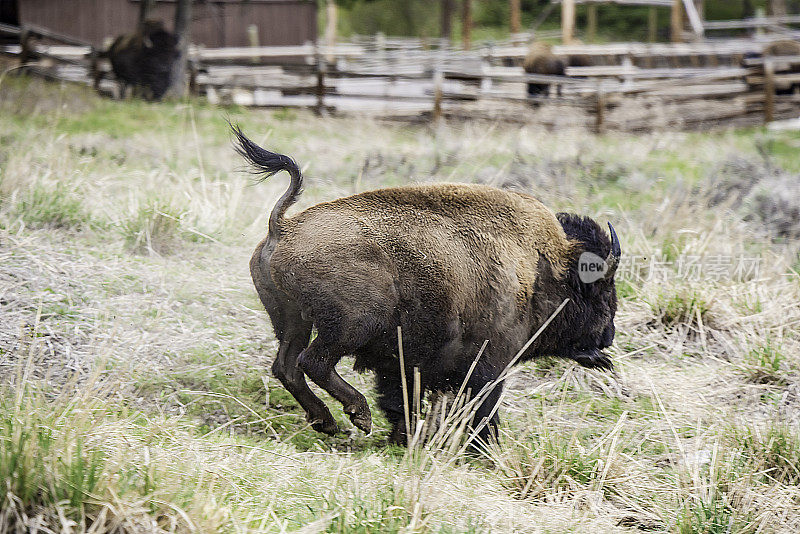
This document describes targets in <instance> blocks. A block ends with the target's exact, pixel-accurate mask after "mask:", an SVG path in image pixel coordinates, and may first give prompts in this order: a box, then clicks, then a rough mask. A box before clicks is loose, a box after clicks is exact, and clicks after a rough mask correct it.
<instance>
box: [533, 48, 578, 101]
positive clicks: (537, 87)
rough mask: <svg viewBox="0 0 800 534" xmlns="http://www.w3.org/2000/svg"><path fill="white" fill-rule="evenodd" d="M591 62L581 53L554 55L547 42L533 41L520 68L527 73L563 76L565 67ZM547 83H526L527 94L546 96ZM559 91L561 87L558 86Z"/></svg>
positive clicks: (548, 86)
mask: <svg viewBox="0 0 800 534" xmlns="http://www.w3.org/2000/svg"><path fill="white" fill-rule="evenodd" d="M591 64H592V63H591V61H590V60H589V58H588V57H586V56H582V55H569V56H556V55H555V54H553V47H552V45H550V44H548V43H542V42H534V43H532V44H531V46H530V47H529V48H528V53H527V54H526V55H525V59H524V60H523V61H522V68H523V69H524V70H525V72H526V73H528V74H546V75H550V76H564V75H565V74H566V68H567V67H588V66H590V65H591ZM549 88H550V85H549V84H546V83H536V82H529V83H528V95H530V96H541V95H544V96H547V93H548V90H549ZM558 89H559V92H560V90H561V87H560V86H559V88H558Z"/></svg>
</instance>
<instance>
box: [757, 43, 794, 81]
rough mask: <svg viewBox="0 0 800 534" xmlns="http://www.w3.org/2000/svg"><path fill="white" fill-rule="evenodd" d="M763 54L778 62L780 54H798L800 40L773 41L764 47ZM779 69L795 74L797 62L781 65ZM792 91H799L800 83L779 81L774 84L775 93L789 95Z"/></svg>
mask: <svg viewBox="0 0 800 534" xmlns="http://www.w3.org/2000/svg"><path fill="white" fill-rule="evenodd" d="M763 56H764V57H772V58H775V61H776V63H779V64H780V57H781V56H792V57H797V56H800V42H797V41H793V40H791V39H782V40H780V41H774V42H772V43H769V44H768V45H766V46H765V47H764V53H763ZM781 70H782V71H783V72H784V73H786V74H797V73H798V72H800V68H798V65H797V63H794V64H785V65H782V66H781ZM794 93H800V83H796V82H795V83H791V82H780V81H779V82H777V83H776V84H775V94H779V95H791V94H794Z"/></svg>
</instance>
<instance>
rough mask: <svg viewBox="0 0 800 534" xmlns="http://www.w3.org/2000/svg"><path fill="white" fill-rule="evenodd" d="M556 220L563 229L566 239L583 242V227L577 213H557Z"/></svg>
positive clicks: (582, 222)
mask: <svg viewBox="0 0 800 534" xmlns="http://www.w3.org/2000/svg"><path fill="white" fill-rule="evenodd" d="M556 219H558V222H560V223H561V227H562V228H563V229H564V233H565V234H567V237H569V238H570V239H577V240H578V241H584V238H585V236H584V235H583V234H584V233H585V232H584V231H583V228H582V227H583V226H584V220H583V217H581V216H580V215H578V214H577V213H565V212H559V213H556Z"/></svg>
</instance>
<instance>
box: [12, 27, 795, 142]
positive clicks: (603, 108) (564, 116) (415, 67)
mask: <svg viewBox="0 0 800 534" xmlns="http://www.w3.org/2000/svg"><path fill="white" fill-rule="evenodd" d="M0 33H4V34H9V35H17V36H18V37H19V38H20V44H19V45H12V46H6V47H4V48H2V49H0V52H2V53H4V54H6V55H11V56H14V57H16V58H17V59H18V61H19V62H20V64H24V65H25V68H26V69H27V70H28V71H30V72H32V73H34V74H37V75H41V76H45V77H48V78H51V79H58V80H66V81H71V82H76V83H86V84H94V85H95V86H96V87H97V88H98V90H100V91H101V92H104V93H108V94H113V93H114V91H115V83H114V82H113V81H112V80H111V79H110V78H111V77H110V76H105V77H101V76H99V75H98V73H103V72H106V71H109V70H110V66H109V65H108V64H107V61H106V60H99V59H98V54H97V51H96V50H94V49H93V48H92V47H91V46H89V45H88V44H87V43H82V42H79V41H77V40H75V39H71V38H69V37H66V36H59V35H56V34H53V33H52V32H48V31H47V30H46V29H43V28H15V27H10V26H7V25H0ZM779 37H780V36H766V37H762V38H761V39H728V40H720V41H703V42H699V43H677V44H653V43H650V44H644V43H616V44H606V45H562V46H555V47H554V53H556V54H559V55H564V56H581V57H585V58H590V59H591V63H592V64H593V66H586V67H569V68H568V69H567V72H566V75H565V76H545V75H533V74H525V73H524V71H523V70H522V68H521V66H520V63H521V60H522V58H523V57H524V55H525V53H526V51H527V50H526V46H525V45H524V44H523V43H524V42H525V39H521V38H520V37H519V36H515V37H514V40H513V41H512V40H509V41H506V42H497V43H494V44H492V45H484V46H482V47H475V48H473V50H471V51H465V50H461V49H457V48H453V47H451V46H449V45H448V44H447V43H444V42H442V41H439V40H431V41H427V42H426V41H422V40H419V39H398V38H386V37H382V36H376V37H371V38H363V37H357V38H354V39H352V40H351V41H350V42H347V43H341V44H337V45H335V46H332V47H327V46H324V45H322V44H319V45H315V44H311V43H309V44H306V45H302V46H290V47H246V48H216V49H210V48H201V47H193V48H192V49H191V50H190V65H191V69H190V70H191V87H192V88H193V90H194V91H195V92H196V93H197V94H199V95H203V96H205V97H206V98H207V99H208V100H209V101H210V102H212V103H218V104H238V105H245V106H257V107H304V108H310V109H314V110H316V111H317V112H318V113H366V114H372V115H376V116H380V117H387V118H402V119H408V120H438V119H439V118H440V117H451V118H486V119H495V120H509V121H518V122H540V123H542V124H544V125H546V126H550V127H560V126H584V127H589V128H592V129H595V130H597V131H604V130H609V129H621V130H645V129H650V128H662V127H663V128H685V129H696V128H705V127H709V126H717V125H737V124H757V123H760V122H764V121H771V120H776V119H781V118H789V117H792V118H793V117H796V116H798V115H800V95H798V92H799V90H800V56H798V57H788V56H780V57H764V56H763V54H762V51H763V49H764V46H765V45H766V44H767V43H769V42H770V40H771V39H777V38H779ZM42 40H46V41H47V42H49V43H53V42H56V43H59V44H43V42H42ZM529 83H534V84H539V85H542V86H546V87H547V88H548V90H547V91H546V93H547V94H544V95H540V96H535V97H532V96H528V94H527V91H526V87H527V84H529Z"/></svg>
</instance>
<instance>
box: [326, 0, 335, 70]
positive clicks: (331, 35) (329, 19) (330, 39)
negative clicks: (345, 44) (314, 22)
mask: <svg viewBox="0 0 800 534" xmlns="http://www.w3.org/2000/svg"><path fill="white" fill-rule="evenodd" d="M325 15H326V21H325V45H326V46H327V47H328V56H327V58H326V59H327V60H328V62H329V63H333V62H335V61H336V58H335V57H334V51H333V47H334V46H336V19H337V11H336V2H334V1H333V0H327V1H326V4H325Z"/></svg>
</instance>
